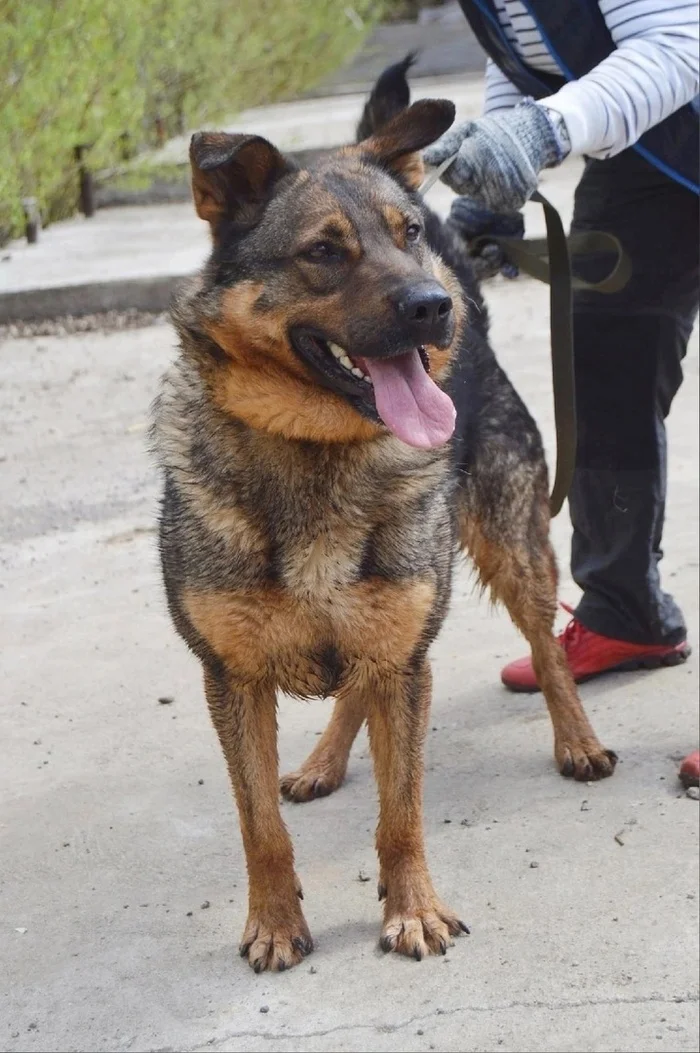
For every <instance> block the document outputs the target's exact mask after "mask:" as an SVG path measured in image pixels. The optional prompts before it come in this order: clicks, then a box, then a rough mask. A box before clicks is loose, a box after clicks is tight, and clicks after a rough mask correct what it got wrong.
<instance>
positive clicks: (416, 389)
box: [362, 351, 455, 450]
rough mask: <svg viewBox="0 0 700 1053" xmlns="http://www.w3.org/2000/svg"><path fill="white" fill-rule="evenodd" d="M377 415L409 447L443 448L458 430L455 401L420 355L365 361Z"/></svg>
mask: <svg viewBox="0 0 700 1053" xmlns="http://www.w3.org/2000/svg"><path fill="white" fill-rule="evenodd" d="M362 365H363V367H364V369H365V370H366V371H367V373H369V375H370V377H371V378H372V383H373V385H374V401H375V403H376V406H377V412H378V413H379V416H380V417H381V418H382V420H383V421H384V423H385V424H386V426H387V428H389V430H390V431H392V432H393V433H394V435H396V437H397V438H399V439H401V440H402V442H405V443H407V444H408V445H409V446H417V447H418V448H419V449H422V450H427V449H430V447H432V446H442V444H443V443H445V442H447V440H448V439H449V438H450V436H451V435H452V432H453V431H454V428H455V408H454V405H453V403H452V399H451V398H450V397H449V396H448V395H446V394H445V392H444V391H441V390H440V388H439V387H438V386H437V384H435V383H433V381H432V380H431V379H430V377H429V376H428V374H427V373H426V371H425V369H424V367H423V363H422V362H421V360H420V355H419V354H418V351H409V352H408V353H407V354H405V355H398V356H397V357H396V358H365V359H363V360H362Z"/></svg>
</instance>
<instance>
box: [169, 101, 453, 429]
mask: <svg viewBox="0 0 700 1053" xmlns="http://www.w3.org/2000/svg"><path fill="white" fill-rule="evenodd" d="M453 118H454V107H453V106H452V104H451V103H449V102H439V101H427V100H426V101H422V102H418V103H415V104H414V105H413V106H411V107H409V108H408V109H405V110H403V111H402V112H401V113H400V114H398V116H396V117H394V118H393V120H391V121H389V122H388V123H387V124H385V125H384V126H383V127H382V128H381V129H380V130H379V131H377V132H376V133H375V134H374V135H372V136H370V137H369V138H368V139H366V140H364V141H363V142H361V143H359V144H357V145H355V146H351V147H345V148H343V149H342V150H340V151H338V152H337V153H335V154H333V155H331V156H330V157H329V158H325V159H324V160H323V161H321V162H320V163H318V164H316V165H315V166H313V167H311V168H310V169H308V170H300V169H298V168H297V167H296V166H295V165H294V164H293V163H292V162H291V161H289V160H288V159H286V158H285V157H284V156H283V155H282V154H281V153H280V152H279V151H278V150H276V149H275V147H274V146H272V145H271V144H270V143H269V142H268V141H267V140H265V139H262V138H260V137H258V136H253V135H228V134H223V133H221V134H219V133H208V132H201V133H199V134H198V135H195V136H194V137H193V139H192V144H191V149H190V156H191V162H192V185H193V193H194V200H195V206H196V209H197V212H198V214H199V216H200V217H201V218H202V219H205V220H207V221H208V222H209V224H210V226H211V232H212V238H213V251H212V255H211V259H210V261H209V263H208V264H207V266H206V268H205V270H204V273H203V277H202V280H201V283H200V286H199V292H198V293H197V294H196V296H194V297H193V298H192V299H191V301H190V303H189V308H190V312H189V313H190V314H191V309H194V312H195V315H196V321H197V326H196V327H197V328H198V329H199V330H200V331H203V332H204V333H206V334H207V337H208V338H209V339H210V340H211V341H213V344H214V345H215V347H213V348H212V352H213V353H212V354H211V355H210V356H209V357H210V359H211V361H210V362H209V363H208V365H207V366H206V372H207V378H208V385H209V389H210V391H211V393H212V396H213V397H214V399H215V400H216V401H217V403H218V404H219V406H221V407H222V408H224V409H225V410H226V411H227V412H229V413H231V414H233V415H234V416H236V417H238V418H240V419H243V420H245V421H246V422H247V423H249V424H250V425H251V426H253V427H255V428H261V429H264V430H267V431H273V432H278V433H280V434H283V435H285V436H287V437H288V438H295V439H308V440H314V441H322V442H339V441H340V442H347V441H353V440H358V439H367V438H372V437H374V436H376V435H378V434H381V433H382V431H383V429H384V428H388V429H389V430H390V431H392V432H393V433H394V434H395V435H397V436H398V437H399V438H401V439H402V440H403V441H405V442H407V443H409V444H410V445H413V446H416V447H423V448H426V447H431V446H437V445H441V444H443V443H444V442H446V441H447V439H448V438H449V437H450V435H451V433H452V429H453V427H454V408H453V406H452V403H451V401H450V399H449V398H448V396H447V395H446V394H444V392H443V391H442V390H441V389H440V387H439V386H438V384H439V382H440V380H441V379H442V378H443V377H444V376H446V373H447V369H448V365H449V360H450V357H451V349H452V347H453V346H454V343H455V340H456V336H457V333H458V330H459V327H460V323H461V316H462V304H461V300H460V290H459V286H458V283H457V281H456V279H455V278H454V276H453V275H452V274H451V272H450V271H449V270H448V269H447V268H446V267H445V266H444V265H443V264H442V262H441V261H440V259H439V258H438V257H436V256H435V255H434V254H433V253H432V252H431V250H430V248H429V246H428V243H427V239H426V235H425V211H424V208H423V205H422V202H421V199H420V197H419V196H418V195H417V194H416V193H415V191H416V189H417V187H418V185H419V184H420V181H421V179H422V175H423V166H422V162H421V159H420V153H419V151H420V150H421V149H423V148H424V147H425V146H427V145H428V144H429V143H431V142H433V141H434V140H435V139H437V138H438V137H439V136H440V135H441V134H442V133H443V132H444V131H445V130H446V129H447V128H448V127H449V125H450V124H451V123H452V120H453ZM435 381H437V382H438V383H437V384H436V383H435Z"/></svg>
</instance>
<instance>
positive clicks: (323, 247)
mask: <svg viewBox="0 0 700 1053" xmlns="http://www.w3.org/2000/svg"><path fill="white" fill-rule="evenodd" d="M302 255H303V256H305V257H306V259H307V260H314V261H315V262H316V263H318V262H319V261H322V260H330V259H333V258H334V257H337V255H338V252H337V251H336V249H334V248H333V246H332V245H331V244H330V243H329V242H327V241H317V242H315V243H314V244H313V245H309V246H308V248H305V249H304V251H303V253H302Z"/></svg>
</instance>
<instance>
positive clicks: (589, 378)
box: [569, 150, 698, 644]
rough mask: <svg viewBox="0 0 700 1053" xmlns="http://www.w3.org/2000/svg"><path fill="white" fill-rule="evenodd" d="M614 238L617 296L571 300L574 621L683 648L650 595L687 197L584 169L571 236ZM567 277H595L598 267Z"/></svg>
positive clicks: (688, 266) (688, 299) (649, 180)
mask: <svg viewBox="0 0 700 1053" xmlns="http://www.w3.org/2000/svg"><path fill="white" fill-rule="evenodd" d="M586 229H587V230H593V229H597V230H605V231H609V232H610V233H612V234H615V235H616V236H617V237H618V238H619V239H620V241H621V242H622V244H623V245H624V247H625V249H626V251H627V253H628V254H629V256H630V258H631V261H632V270H633V275H632V279H631V281H630V282H629V284H628V286H627V287H626V288H625V289H624V290H622V291H621V292H619V293H616V294H613V295H609V296H606V295H602V294H595V293H577V294H576V296H575V299H574V344H575V363H576V385H577V412H578V426H579V441H578V452H577V466H576V472H575V477H574V482H573V486H572V489H571V493H570V497H569V504H570V509H571V520H572V524H573V540H572V552H571V563H572V573H573V576H574V580H575V581H576V583H577V584H578V585H579V586H580V588H581V589H582V590H583V597H582V599H581V602H580V604H579V606H578V608H577V611H576V616H577V618H578V619H579V620H580V621H581V622H582V623H583V624H584V625H585V626H587V627H588V628H589V629H592V630H593V631H594V632H598V633H601V634H602V635H603V636H609V637H613V638H615V639H620V640H627V641H630V642H633V643H654V644H664V643H668V644H675V643H680V642H681V641H682V640H684V639H685V635H686V628H685V623H684V621H683V615H682V614H681V611H680V610H679V608H678V607H677V605H676V604H675V602H674V601H673V599H672V597H671V596H669V595H668V594H667V593H665V592H664V591H663V590H662V588H661V583H660V578H659V561H660V560H661V556H662V551H661V538H662V533H663V523H664V508H665V499H666V434H665V427H664V420H665V418H666V416H667V414H668V412H669V409H670V407H671V402H672V400H673V397H674V395H675V393H676V391H677V390H678V388H679V386H680V383H681V380H682V370H681V361H682V359H683V356H684V355H685V352H686V348H687V344H688V339H689V337H690V333H691V331H692V326H693V321H694V319H695V316H696V314H697V308H698V198H697V197H696V196H695V195H694V194H693V193H692V192H691V191H689V190H686V189H685V188H683V187H681V186H680V185H678V184H677V183H675V182H674V181H672V180H671V179H670V178H668V177H667V176H665V175H663V174H662V173H660V172H658V171H657V170H656V169H655V168H653V167H652V166H651V165H650V164H649V163H648V162H646V161H644V160H643V159H642V158H641V157H639V156H638V155H637V154H636V153H634V152H633V151H631V150H629V151H626V152H625V153H624V154H621V155H619V156H618V157H616V158H613V159H612V160H609V161H602V162H600V161H591V162H589V163H588V165H587V167H586V171H585V173H584V176H583V178H582V180H581V182H580V184H579V187H578V189H577V192H576V204H575V211H574V221H573V224H572V230H586ZM578 269H579V273H580V274H581V275H582V276H583V277H586V278H589V279H597V278H599V277H601V276H602V273H604V272H605V271H606V270H608V269H609V260H605V259H603V258H596V257H590V258H589V259H586V260H584V261H583V262H582V264H581V266H580V268H578Z"/></svg>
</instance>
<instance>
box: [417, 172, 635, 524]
mask: <svg viewBox="0 0 700 1053" xmlns="http://www.w3.org/2000/svg"><path fill="white" fill-rule="evenodd" d="M456 156H457V155H456V154H454V155H453V156H452V157H448V158H447V159H446V160H445V161H443V163H442V164H441V165H440V166H439V168H436V169H434V170H433V171H432V172H431V173H430V175H429V176H428V177H427V179H425V180H424V182H423V183H422V184H421V186H420V187H419V190H418V192H419V193H420V194H423V195H425V194H426V193H427V192H428V190H430V188H431V187H432V186H433V185H434V184H435V183H436V182H437V180H438V179H439V178H440V176H441V175H442V174H443V172H445V171H446V170H447V168H449V166H450V165H451V164H452V162H453V161H454V159H455V157H456ZM531 200H532V201H536V202H537V203H538V204H540V205H542V208H543V209H544V218H545V224H546V227H547V236H546V238H503V237H493V236H491V235H485V236H483V237H479V238H475V239H474V240H473V242H472V243H471V244H472V248H473V250H474V251H473V252H472V255H476V254H478V253H477V250H478V249H480V248H481V247H483V246H484V245H493V244H496V245H499V246H500V247H501V248H502V249H503V251H504V253H505V254H506V256H507V257H508V259H509V260H510V261H511V262H512V263H514V264H515V265H516V266H517V267H518V268H519V270H521V271H522V272H523V273H524V274H528V275H530V277H531V278H535V279H536V280H537V281H540V282H544V283H545V284H547V285H549V288H550V293H549V311H550V323H549V331H550V347H551V361H552V390H553V395H554V426H555V431H556V437H557V462H556V469H555V473H554V485H553V486H552V492H551V495H550V498H549V507H550V514H551V516H552V518H554V516H556V515H558V514H559V512H560V511H561V509H562V506H563V504H564V501H565V500H566V497H567V494H568V493H569V490H570V488H571V483H572V481H573V477H574V469H575V467H576V444H577V427H576V384H575V377H574V341H573V313H572V296H573V290H574V289H585V290H588V291H590V292H599V293H615V292H618V291H619V290H620V289H622V288H624V286H625V285H626V284H627V282H628V281H629V279H630V276H631V274H632V267H631V264H630V261H629V258H628V256H627V254H626V253H625V251H624V249H623V248H622V245H621V244H620V242H619V240H618V239H617V238H616V237H614V235H612V234H606V233H605V232H603V231H600V230H591V231H582V232H580V233H577V234H572V235H570V237H568V238H567V236H566V234H565V233H564V227H563V224H562V221H561V216H560V215H559V213H558V212H557V210H556V209H555V208H554V206H553V205H552V204H551V203H550V202H549V201H548V200H547V199H546V197H544V196H543V195H542V194H540V193H539V191H538V192H537V193H535V194H533V195H532V198H531ZM591 252H608V253H609V252H612V253H614V254H615V257H616V258H615V264H614V266H613V269H612V270H611V272H610V273H609V274H608V275H607V277H606V278H603V279H602V280H601V281H599V282H587V281H584V280H583V279H582V278H575V277H573V276H572V274H571V257H572V256H579V255H583V254H586V253H591Z"/></svg>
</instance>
